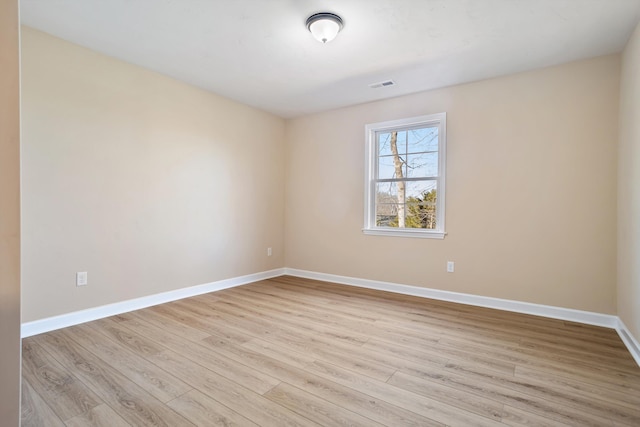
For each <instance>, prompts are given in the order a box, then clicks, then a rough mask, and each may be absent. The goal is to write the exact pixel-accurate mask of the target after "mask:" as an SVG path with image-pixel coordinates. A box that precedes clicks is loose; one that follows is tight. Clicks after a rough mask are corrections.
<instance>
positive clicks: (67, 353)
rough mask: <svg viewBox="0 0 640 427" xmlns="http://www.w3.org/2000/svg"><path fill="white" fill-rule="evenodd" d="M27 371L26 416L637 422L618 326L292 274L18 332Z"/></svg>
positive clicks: (174, 421)
mask: <svg viewBox="0 0 640 427" xmlns="http://www.w3.org/2000/svg"><path fill="white" fill-rule="evenodd" d="M22 376H23V389H22V392H23V394H22V417H23V418H22V426H23V427H29V426H54V427H55V426H65V425H66V426H74V427H75V426H108V427H119V426H171V427H175V426H192V425H197V426H217V425H222V426H256V425H259V426H294V425H295V426H318V425H322V426H343V425H348V426H393V427H399V426H443V425H447V426H504V425H509V426H523V425H526V426H561V425H572V426H582V427H584V426H640V368H639V367H638V366H637V365H636V364H635V362H634V360H633V359H632V357H631V355H630V354H629V353H628V351H627V350H626V349H625V347H624V345H623V343H622V342H621V340H620V339H619V338H618V336H617V334H616V332H615V331H613V330H609V329H604V328H598V327H592V326H585V325H580V324H575V323H570V322H564V321H560V320H550V319H544V318H539V317H534V316H527V315H520V314H514V313H507V312H502V311H496V310H489V309H483V308H477V307H471V306H466V305H459V304H453V303H446V302H440V301H433V300H428V299H423V298H416V297H409V296H402V295H396V294H391V293H385V292H380V291H373V290H366V289H358V288H353V287H348V286H341V285H335V284H331V283H325V282H317V281H312V280H306V279H299V278H293V277H287V276H283V277H279V278H276V279H271V280H266V281H262V282H257V283H253V284H250V285H246V286H241V287H237V288H233V289H228V290H224V291H220V292H216V293H212V294H206V295H201V296H198V297H193V298H189V299H185V300H181V301H177V302H172V303H168V304H163V305H159V306H155V307H151V308H146V309H143V310H139V311H135V312H131V313H127V314H124V315H119V316H114V317H111V318H107V319H102V320H97V321H94V322H90V323H85V324H82V325H78V326H73V327H70V328H66V329H62V330H58V331H54V332H49V333H46V334H42V335H38V336H34V337H31V338H26V339H24V340H23V373H22ZM0 423H1V422H0Z"/></svg>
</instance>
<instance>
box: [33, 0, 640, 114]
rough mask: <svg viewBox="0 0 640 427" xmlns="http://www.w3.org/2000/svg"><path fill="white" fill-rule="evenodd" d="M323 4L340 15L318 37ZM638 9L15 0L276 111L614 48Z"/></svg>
mask: <svg viewBox="0 0 640 427" xmlns="http://www.w3.org/2000/svg"><path fill="white" fill-rule="evenodd" d="M321 11H328V12H333V13H337V14H339V15H340V16H341V17H342V19H343V20H344V24H345V25H344V29H343V30H342V32H341V33H340V34H338V37H337V38H336V39H335V40H334V41H332V42H331V43H328V44H326V45H323V44H321V43H319V42H317V41H316V40H315V39H314V38H313V37H312V36H311V34H310V33H309V32H308V31H307V29H306V27H305V21H306V18H307V17H308V16H309V15H311V14H313V13H315V12H321ZM639 19H640V0H21V20H22V22H23V23H24V24H26V25H28V26H30V27H34V28H37V29H39V30H42V31H45V32H47V33H50V34H53V35H55V36H58V37H61V38H63V39H66V40H69V41H71V42H74V43H77V44H79V45H82V46H85V47H88V48H90V49H93V50H96V51H98V52H102V53H104V54H107V55H110V56H113V57H116V58H119V59H121V60H124V61H127V62H130V63H133V64H137V65H140V66H143V67H146V68H149V69H152V70H155V71H158V72H160V73H163V74H166V75H168V76H171V77H174V78H176V79H179V80H182V81H185V82H188V83H191V84H193V85H196V86H199V87H201V88H204V89H207V90H210V91H212V92H215V93H218V94H221V95H223V96H226V97H228V98H232V99H235V100H238V101H240V102H244V103H246V104H249V105H252V106H255V107H258V108H261V109H264V110H267V111H270V112H272V113H275V114H277V115H280V116H282V117H295V116H300V115H304V114H308V113H312V112H317V111H323V110H328V109H332V108H336V107H341V106H346V105H352V104H357V103H362V102H367V101H372V100H376V99H382V98H389V97H394V96H398V95H403V94H407V93H413V92H418V91H423V90H427V89H433V88H437V87H443V86H449V85H453V84H458V83H463V82H469V81H474V80H480V79H485V78H489V77H495V76H499V75H504V74H510V73H514V72H518V71H523V70H530V69H535V68H541V67H545V66H549V65H555V64H559V63H563V62H568V61H573V60H576V59H582V58H588V57H594V56H598V55H603V54H608V53H613V52H619V51H621V50H622V48H623V47H624V45H625V43H626V41H627V40H628V38H629V36H630V34H631V32H632V30H633V28H634V27H635V25H636V24H637V22H638V20H639ZM387 79H393V80H394V81H395V82H396V86H393V87H387V88H380V89H371V88H369V86H368V85H369V84H371V83H376V82H379V81H383V80H387Z"/></svg>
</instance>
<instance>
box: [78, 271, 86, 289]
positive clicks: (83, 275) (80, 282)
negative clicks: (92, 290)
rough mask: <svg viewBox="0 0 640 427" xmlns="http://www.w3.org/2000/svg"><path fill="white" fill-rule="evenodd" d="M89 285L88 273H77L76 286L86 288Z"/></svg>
mask: <svg viewBox="0 0 640 427" xmlns="http://www.w3.org/2000/svg"><path fill="white" fill-rule="evenodd" d="M87 283H89V278H88V276H87V272H86V271H78V272H77V273H76V286H86V285H87Z"/></svg>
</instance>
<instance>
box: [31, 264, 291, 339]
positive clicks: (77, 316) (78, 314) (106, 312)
mask: <svg viewBox="0 0 640 427" xmlns="http://www.w3.org/2000/svg"><path fill="white" fill-rule="evenodd" d="M284 270H285V269H284V268H278V269H275V270H269V271H263V272H260V273H254V274H248V275H246V276H240V277H233V278H230V279H224V280H218V281H216V282H211V283H206V284H203V285H196V286H191V287H188V288H183V289H176V290H175V291H169V292H163V293H160V294H155V295H149V296H146V297H141V298H135V299H132V300H127V301H122V302H117V303H114V304H107V305H103V306H100V307H94V308H89V309H86V310H81V311H75V312H72V313H68V314H62V315H60V316H54V317H48V318H46V319H41V320H35V321H33V322H26V323H23V324H22V328H21V335H22V337H23V338H26V337H30V336H32V335H37V334H41V333H44V332H49V331H54V330H56V329H60V328H66V327H68V326H73V325H78V324H80V323H85V322H90V321H92V320H97V319H102V318H105V317H109V316H114V315H116V314H122V313H126V312H129V311H133V310H139V309H141V308H146V307H151V306H152V305H158V304H163V303H165V302H170V301H176V300H179V299H182V298H188V297H193V296H196V295H202V294H206V293H209V292H214V291H219V290H222V289H227V288H233V287H235V286H240V285H246V284H247V283H252V282H257V281H259V280H265V279H270V278H272V277H277V276H282V275H283V274H284Z"/></svg>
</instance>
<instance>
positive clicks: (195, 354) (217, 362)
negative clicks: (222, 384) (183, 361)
mask: <svg viewBox="0 0 640 427" xmlns="http://www.w3.org/2000/svg"><path fill="white" fill-rule="evenodd" d="M141 317H143V316H141ZM123 325H125V326H126V327H128V328H129V329H131V330H133V331H135V332H137V333H139V334H140V335H142V336H145V337H147V338H149V339H151V340H154V341H155V342H157V343H159V344H162V345H164V346H165V347H166V349H168V350H173V351H174V352H176V353H184V354H185V355H187V357H188V358H189V359H190V360H191V361H193V362H195V363H197V364H199V365H201V366H203V367H205V368H208V369H210V370H211V371H213V372H216V373H217V374H219V375H221V376H223V377H226V378H227V379H229V380H230V381H234V382H235V383H237V384H239V385H242V386H244V387H246V388H248V389H250V390H253V391H255V392H257V393H259V394H262V393H264V392H266V391H268V390H270V389H272V388H273V387H275V386H276V385H278V384H279V383H280V380H278V379H276V378H273V377H270V376H268V375H266V374H264V373H262V372H260V371H259V370H257V369H254V368H252V367H250V366H247V365H244V364H242V363H238V362H237V361H236V360H233V359H231V358H228V357H226V356H223V355H221V354H219V353H215V352H211V351H209V350H208V349H207V347H206V346H203V345H201V344H199V343H195V342H192V341H190V340H188V339H184V338H182V337H180V336H178V335H173V334H170V333H166V332H164V331H163V330H160V329H157V328H154V327H153V325H151V324H148V323H145V322H144V321H143V320H140V321H136V322H134V321H127V322H123Z"/></svg>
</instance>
